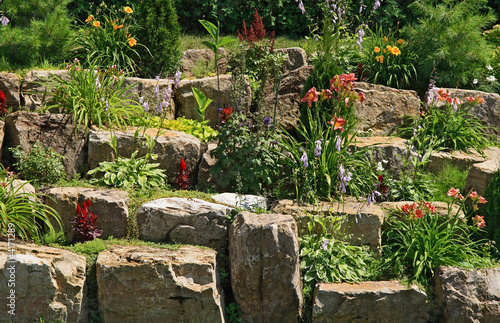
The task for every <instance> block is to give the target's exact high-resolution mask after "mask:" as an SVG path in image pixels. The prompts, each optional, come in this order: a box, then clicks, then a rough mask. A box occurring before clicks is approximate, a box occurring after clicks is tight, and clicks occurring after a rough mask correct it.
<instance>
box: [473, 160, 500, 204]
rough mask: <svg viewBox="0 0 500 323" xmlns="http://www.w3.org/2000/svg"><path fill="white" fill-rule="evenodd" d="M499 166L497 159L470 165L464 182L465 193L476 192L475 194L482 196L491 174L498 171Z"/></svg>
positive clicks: (499, 161) (499, 162)
mask: <svg viewBox="0 0 500 323" xmlns="http://www.w3.org/2000/svg"><path fill="white" fill-rule="evenodd" d="M499 166H500V160H499V159H491V160H487V161H485V162H482V163H477V164H474V165H472V166H471V168H470V169H469V173H468V174H467V179H466V180H465V192H469V191H476V192H477V194H479V195H484V191H485V189H486V187H487V186H488V184H489V183H490V180H491V178H492V177H493V174H495V173H496V172H497V171H498V169H499Z"/></svg>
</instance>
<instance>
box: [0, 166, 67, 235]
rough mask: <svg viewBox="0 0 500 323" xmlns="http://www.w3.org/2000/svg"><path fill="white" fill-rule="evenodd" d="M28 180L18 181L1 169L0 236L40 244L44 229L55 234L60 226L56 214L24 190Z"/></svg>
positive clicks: (59, 219)
mask: <svg viewBox="0 0 500 323" xmlns="http://www.w3.org/2000/svg"><path fill="white" fill-rule="evenodd" d="M26 185H27V183H24V184H19V183H17V184H16V182H15V178H14V177H13V176H11V174H8V173H7V172H6V171H5V170H4V169H3V168H2V169H1V171H0V235H1V236H11V237H16V236H17V237H20V238H22V239H34V240H35V242H37V243H40V242H41V241H42V239H43V234H44V232H48V233H50V234H54V233H55V229H54V226H55V227H56V228H61V227H62V224H61V218H60V216H59V214H58V213H57V212H56V211H55V210H54V209H52V208H51V207H49V206H47V205H46V204H43V203H40V202H38V197H37V195H35V194H31V193H27V192H26V188H25V186H26Z"/></svg>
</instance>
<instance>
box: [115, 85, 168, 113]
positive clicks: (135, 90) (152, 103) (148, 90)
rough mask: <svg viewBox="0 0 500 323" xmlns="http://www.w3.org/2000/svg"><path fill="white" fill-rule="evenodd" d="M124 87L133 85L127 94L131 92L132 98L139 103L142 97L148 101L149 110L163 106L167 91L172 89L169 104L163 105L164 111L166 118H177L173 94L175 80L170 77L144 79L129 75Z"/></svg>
mask: <svg viewBox="0 0 500 323" xmlns="http://www.w3.org/2000/svg"><path fill="white" fill-rule="evenodd" d="M123 85H124V87H127V86H131V87H130V89H128V90H127V91H126V94H125V95H128V94H131V96H130V99H131V100H133V101H135V102H137V103H139V102H140V98H141V97H142V98H143V101H147V102H148V106H149V111H150V112H156V109H157V108H158V107H159V106H161V104H162V103H163V100H164V99H165V98H166V93H167V91H168V89H170V91H171V92H170V94H169V96H168V97H169V99H168V100H167V102H168V106H167V107H162V112H163V113H164V115H165V118H166V119H170V120H172V119H175V104H174V100H173V99H172V96H173V86H174V84H173V80H170V79H160V80H158V81H157V80H154V79H143V78H139V77H127V78H126V79H125V80H124V82H123ZM156 86H158V94H157V96H156V98H155V94H154V93H155V88H156Z"/></svg>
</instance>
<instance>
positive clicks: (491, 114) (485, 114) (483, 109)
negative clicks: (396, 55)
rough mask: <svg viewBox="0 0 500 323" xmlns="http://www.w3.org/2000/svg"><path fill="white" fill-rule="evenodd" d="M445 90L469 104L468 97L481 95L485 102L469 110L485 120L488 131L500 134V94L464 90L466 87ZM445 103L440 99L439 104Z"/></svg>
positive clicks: (491, 133)
mask: <svg viewBox="0 0 500 323" xmlns="http://www.w3.org/2000/svg"><path fill="white" fill-rule="evenodd" d="M443 90H444V91H445V92H446V91H449V93H450V96H451V97H452V98H455V97H457V98H459V99H460V100H461V101H462V102H463V104H468V102H467V99H466V97H468V96H470V97H475V96H477V95H480V96H481V97H482V98H483V99H484V103H482V104H478V105H476V106H475V107H473V108H472V109H471V110H470V111H469V112H470V114H472V115H473V116H475V117H476V118H478V119H479V120H481V121H482V122H483V124H484V125H486V126H488V129H486V133H488V134H490V135H494V136H498V135H500V95H498V94H497V93H487V92H482V91H476V90H464V89H448V88H444V89H443ZM428 95H429V93H426V95H425V99H424V100H425V101H427V99H426V98H427V96H428ZM443 104H445V102H444V101H438V102H437V105H438V106H440V105H443Z"/></svg>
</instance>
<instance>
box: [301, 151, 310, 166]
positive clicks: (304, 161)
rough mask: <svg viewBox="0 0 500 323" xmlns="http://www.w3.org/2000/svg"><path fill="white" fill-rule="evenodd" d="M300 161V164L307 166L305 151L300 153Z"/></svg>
mask: <svg viewBox="0 0 500 323" xmlns="http://www.w3.org/2000/svg"><path fill="white" fill-rule="evenodd" d="M300 161H301V162H302V166H303V167H304V168H307V167H309V160H308V159H307V154H306V152H304V154H303V155H302V157H300Z"/></svg>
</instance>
